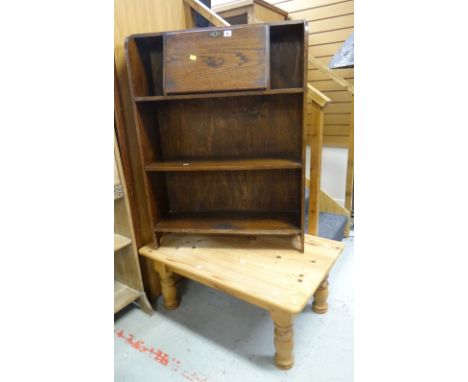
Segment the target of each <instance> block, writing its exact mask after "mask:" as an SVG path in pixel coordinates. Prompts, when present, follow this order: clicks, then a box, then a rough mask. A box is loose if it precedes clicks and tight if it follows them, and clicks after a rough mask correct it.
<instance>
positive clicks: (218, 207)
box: [126, 21, 307, 250]
mask: <svg viewBox="0 0 468 382" xmlns="http://www.w3.org/2000/svg"><path fill="white" fill-rule="evenodd" d="M178 36H183V40H181V41H178V40H179V37H178ZM183 41H185V42H186V43H185V44H184V43H183ZM173 44H176V45H173ZM306 48H307V24H306V23H304V22H302V21H301V22H298V21H293V22H284V23H272V24H266V25H252V26H250V25H249V26H247V25H246V26H231V27H226V28H205V29H197V30H192V31H183V32H167V33H154V34H142V35H132V36H130V37H128V39H127V41H126V60H127V68H128V74H129V81H130V88H131V94H132V99H133V110H134V115H135V121H136V126H137V136H138V142H139V145H140V153H141V160H142V163H143V164H144V166H145V170H146V176H145V178H144V182H145V187H146V196H147V203H148V207H149V210H150V212H151V219H152V224H153V226H154V232H155V241H156V243H158V242H159V238H160V237H161V235H162V234H163V233H168V232H173V233H202V234H243V235H288V236H291V235H300V237H301V243H302V250H303V246H304V175H305V145H304V129H303V120H304V107H305V97H306V86H305V84H306V83H305V80H306V71H307V61H306V55H307V49H306ZM169 66H170V68H169ZM246 73H248V75H245V74H246ZM212 77H215V78H216V81H215V82H211V81H210V80H209V78H212ZM200 78H202V79H203V80H202V81H200ZM207 84H208V85H207ZM169 93H171V94H169ZM174 93H177V94H174Z"/></svg>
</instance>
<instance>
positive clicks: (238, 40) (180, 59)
mask: <svg viewBox="0 0 468 382" xmlns="http://www.w3.org/2000/svg"><path fill="white" fill-rule="evenodd" d="M165 39H166V42H165V54H164V56H165V65H164V70H165V76H164V89H165V94H174V93H200V92H214V91H229V90H231V91H232V90H248V89H267V88H268V80H269V77H270V76H269V52H268V45H269V44H268V27H267V26H266V25H257V26H253V27H250V28H238V27H228V28H219V29H210V30H201V31H196V30H195V31H194V30H189V31H186V32H174V33H167V34H166V36H165ZM220 40H222V41H220Z"/></svg>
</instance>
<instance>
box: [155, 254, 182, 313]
mask: <svg viewBox="0 0 468 382" xmlns="http://www.w3.org/2000/svg"><path fill="white" fill-rule="evenodd" d="M154 268H155V270H156V271H157V272H158V273H159V277H160V278H161V292H162V295H163V298H164V307H165V308H166V309H167V310H173V309H176V308H177V307H178V305H179V302H178V301H177V288H176V284H175V281H174V274H173V273H172V272H170V271H168V269H167V267H166V266H165V265H163V264H160V263H158V262H154Z"/></svg>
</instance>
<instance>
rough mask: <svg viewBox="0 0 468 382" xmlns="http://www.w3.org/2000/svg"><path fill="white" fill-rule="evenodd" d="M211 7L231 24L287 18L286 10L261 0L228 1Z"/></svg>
mask: <svg viewBox="0 0 468 382" xmlns="http://www.w3.org/2000/svg"><path fill="white" fill-rule="evenodd" d="M212 9H213V11H214V12H216V13H217V14H218V15H220V16H221V17H222V18H223V19H225V20H226V21H227V22H228V23H229V24H231V25H237V24H258V23H268V22H275V21H284V20H287V18H288V14H287V12H285V11H283V10H282V9H280V8H278V7H275V6H274V5H272V4H270V3H267V2H266V1H263V0H237V1H229V2H227V3H221V4H219V5H216V6H213V7H212Z"/></svg>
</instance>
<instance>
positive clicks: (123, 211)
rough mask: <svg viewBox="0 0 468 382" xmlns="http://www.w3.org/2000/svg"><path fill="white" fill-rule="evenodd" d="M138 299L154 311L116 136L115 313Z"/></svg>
mask: <svg viewBox="0 0 468 382" xmlns="http://www.w3.org/2000/svg"><path fill="white" fill-rule="evenodd" d="M116 190H118V192H116ZM135 301H137V302H138V304H139V306H140V308H141V309H142V310H143V311H144V312H146V313H148V314H152V312H153V309H152V308H151V305H150V303H149V301H148V299H147V298H146V294H145V292H144V290H143V281H142V278H141V272H140V264H139V261H138V252H137V247H136V243H135V232H134V230H133V224H132V218H131V214H130V204H129V201H128V195H127V188H126V185H125V177H124V175H123V169H122V161H121V158H120V152H119V147H118V144H117V139H116V138H115V136H114V313H117V312H118V311H120V310H121V309H123V308H125V307H126V306H127V305H129V304H131V303H132V302H135Z"/></svg>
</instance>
